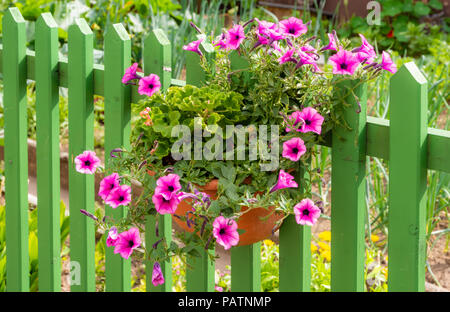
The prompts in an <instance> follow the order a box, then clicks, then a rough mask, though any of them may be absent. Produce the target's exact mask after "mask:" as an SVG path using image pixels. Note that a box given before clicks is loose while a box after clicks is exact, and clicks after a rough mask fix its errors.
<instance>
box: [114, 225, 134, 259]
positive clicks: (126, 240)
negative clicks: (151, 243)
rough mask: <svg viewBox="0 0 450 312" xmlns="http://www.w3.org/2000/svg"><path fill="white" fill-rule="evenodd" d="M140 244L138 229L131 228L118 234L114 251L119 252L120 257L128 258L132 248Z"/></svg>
mask: <svg viewBox="0 0 450 312" xmlns="http://www.w3.org/2000/svg"><path fill="white" fill-rule="evenodd" d="M140 245H141V237H140V236H139V230H138V229H137V228H131V229H129V230H128V231H125V232H122V233H120V234H119V238H118V241H117V242H116V245H115V248H114V253H115V254H117V253H118V254H120V255H121V256H122V258H124V259H128V258H129V257H130V256H131V254H132V253H133V250H134V249H136V248H138V247H139V246H140Z"/></svg>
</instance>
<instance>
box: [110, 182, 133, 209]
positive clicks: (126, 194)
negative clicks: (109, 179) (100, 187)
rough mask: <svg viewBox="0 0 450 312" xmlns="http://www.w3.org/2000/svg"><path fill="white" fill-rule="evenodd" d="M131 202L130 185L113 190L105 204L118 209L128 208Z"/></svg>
mask: <svg viewBox="0 0 450 312" xmlns="http://www.w3.org/2000/svg"><path fill="white" fill-rule="evenodd" d="M130 202H131V187H130V186H129V185H119V186H118V187H116V188H114V189H113V190H111V192H110V193H109V194H108V197H106V199H105V203H106V204H107V205H110V206H111V208H114V209H115V208H117V207H119V206H126V205H128V204H129V203H130Z"/></svg>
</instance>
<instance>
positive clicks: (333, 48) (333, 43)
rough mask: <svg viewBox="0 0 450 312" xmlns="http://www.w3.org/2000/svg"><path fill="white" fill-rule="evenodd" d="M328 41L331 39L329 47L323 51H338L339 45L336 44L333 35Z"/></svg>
mask: <svg viewBox="0 0 450 312" xmlns="http://www.w3.org/2000/svg"><path fill="white" fill-rule="evenodd" d="M328 39H329V41H330V42H329V43H328V45H326V46H324V47H323V48H322V49H321V51H326V50H334V51H337V48H338V47H337V43H336V38H334V35H333V34H328Z"/></svg>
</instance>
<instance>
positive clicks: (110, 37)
mask: <svg viewBox="0 0 450 312" xmlns="http://www.w3.org/2000/svg"><path fill="white" fill-rule="evenodd" d="M130 62H131V40H130V36H129V35H128V33H127V32H126V30H125V28H124V27H123V25H122V24H114V25H110V26H109V27H108V29H107V32H106V35H105V56H104V63H105V71H104V72H105V80H104V81H105V87H104V90H105V155H106V156H105V163H106V164H105V165H106V166H107V167H108V165H109V163H110V157H109V154H110V152H111V150H113V149H115V148H120V147H125V148H127V149H128V148H129V146H130V142H129V141H130V133H131V105H130V87H129V86H126V85H124V84H123V83H122V76H123V74H124V73H125V70H126V69H127V68H128V67H129V66H130ZM127 213H128V209H127V207H123V206H120V207H119V208H117V209H113V208H111V207H110V206H108V205H106V206H105V214H106V216H109V217H112V218H113V219H114V220H120V219H122V218H125V217H126V215H127ZM106 237H107V236H106V235H105V238H104V239H105V240H106ZM105 278H106V280H105V290H106V291H130V290H131V259H128V260H126V259H123V258H122V257H120V256H119V255H117V254H114V249H113V248H107V249H106V253H105Z"/></svg>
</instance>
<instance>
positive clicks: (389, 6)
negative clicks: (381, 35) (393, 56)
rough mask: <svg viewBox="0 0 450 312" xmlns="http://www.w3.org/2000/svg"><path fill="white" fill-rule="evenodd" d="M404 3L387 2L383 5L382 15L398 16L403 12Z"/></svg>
mask: <svg viewBox="0 0 450 312" xmlns="http://www.w3.org/2000/svg"><path fill="white" fill-rule="evenodd" d="M402 9H403V3H402V2H401V1H398V0H390V1H386V3H384V4H383V10H382V15H383V16H396V15H398V14H400V13H401V12H402Z"/></svg>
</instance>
